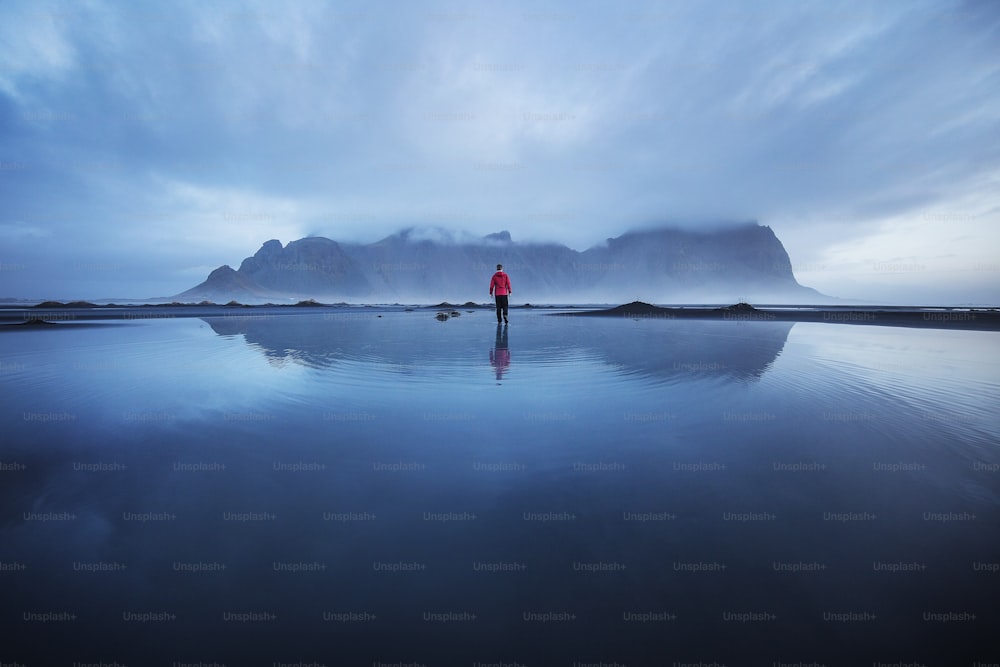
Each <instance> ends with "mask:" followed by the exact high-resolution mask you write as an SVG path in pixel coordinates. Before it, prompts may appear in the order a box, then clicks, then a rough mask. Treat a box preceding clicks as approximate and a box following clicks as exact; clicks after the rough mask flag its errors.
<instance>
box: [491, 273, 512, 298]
mask: <svg viewBox="0 0 1000 667" xmlns="http://www.w3.org/2000/svg"><path fill="white" fill-rule="evenodd" d="M494 290H495V291H496V295H497V296H505V295H507V294H510V278H508V277H507V274H506V273H504V272H503V271H497V272H496V273H494V274H493V279H492V280H490V296H493V293H494Z"/></svg>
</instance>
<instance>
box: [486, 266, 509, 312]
mask: <svg viewBox="0 0 1000 667" xmlns="http://www.w3.org/2000/svg"><path fill="white" fill-rule="evenodd" d="M494 294H495V295H496V299H497V324H500V315H501V314H502V315H503V323H504V324H507V297H508V296H510V278H508V277H507V274H506V273H504V272H503V264H497V272H496V273H494V274H493V278H492V279H491V280H490V296H493V295H494Z"/></svg>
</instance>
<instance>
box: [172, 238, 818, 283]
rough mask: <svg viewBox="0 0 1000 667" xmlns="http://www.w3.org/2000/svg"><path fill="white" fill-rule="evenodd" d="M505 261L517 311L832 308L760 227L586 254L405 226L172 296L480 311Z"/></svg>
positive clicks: (619, 242)
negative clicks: (573, 305)
mask: <svg viewBox="0 0 1000 667" xmlns="http://www.w3.org/2000/svg"><path fill="white" fill-rule="evenodd" d="M498 263H500V264H503V265H504V268H505V270H506V271H507V272H508V273H509V274H510V276H511V281H512V283H513V288H514V289H513V294H514V296H513V301H514V302H515V303H524V302H535V303H539V302H540V303H545V302H619V301H622V300H632V299H636V298H640V299H643V300H646V301H651V302H657V303H667V302H732V301H735V300H736V299H738V298H744V299H748V300H751V301H757V302H797V303H802V302H816V301H822V300H828V297H824V296H823V295H821V294H819V293H818V292H816V291H815V290H813V289H811V288H808V287H803V286H802V285H800V284H799V283H798V282H797V281H796V279H795V276H794V275H793V273H792V266H791V262H790V261H789V258H788V253H786V252H785V248H784V246H782V244H781V241H779V240H778V238H777V237H776V236H775V235H774V232H772V231H771V229H770V228H769V227H766V226H762V225H758V224H755V223H745V224H741V225H736V226H729V227H723V228H717V229H714V230H712V231H694V230H688V229H678V228H660V229H651V230H645V231H634V232H628V233H626V234H623V235H621V236H619V237H616V238H612V239H608V240H607V241H606V242H605V243H603V244H600V245H597V246H594V247H592V248H589V249H588V250H585V251H583V252H578V251H576V250H573V249H571V248H568V247H566V246H564V245H559V244H556V243H518V242H515V241H514V240H513V239H512V238H511V236H510V234H509V233H508V232H506V231H502V232H497V233H494V234H489V235H487V236H485V237H482V238H478V239H470V238H469V237H467V236H461V237H459V238H457V239H456V238H455V237H454V236H451V235H447V236H441V235H437V234H432V233H428V231H427V230H420V229H407V230H404V231H401V232H399V233H396V234H393V235H391V236H388V237H386V238H384V239H382V240H380V241H378V242H375V243H370V244H364V245H362V244H349V243H338V242H336V241H333V240H331V239H328V238H324V237H309V238H304V239H299V240H297V241H292V242H291V243H289V244H288V245H286V246H282V245H281V243H280V242H279V241H277V240H271V241H267V242H266V243H264V245H263V246H261V248H260V250H258V251H257V252H256V253H255V254H254V255H253V256H252V257H248V258H246V259H245V260H243V263H242V264H241V265H240V268H239V269H238V270H233V269H232V268H231V267H229V266H222V267H220V268H218V269H216V270H215V271H213V272H212V273H211V274H210V275H209V277H208V279H207V280H205V282H203V283H201V284H200V285H198V286H196V287H194V288H192V289H190V290H187V291H186V292H184V293H182V294H180V295H178V296H177V297H175V298H178V299H183V300H188V301H190V300H202V299H208V300H212V301H216V302H221V301H229V300H231V299H236V300H239V301H243V302H260V301H275V300H289V299H291V300H295V299H306V298H313V299H317V300H321V301H352V302H358V301H363V302H389V301H398V302H407V303H433V302H438V301H442V300H449V301H469V300H472V301H480V302H481V301H485V300H486V299H487V298H488V294H487V290H488V283H489V278H490V275H491V274H492V273H493V271H494V268H495V266H496V264H498Z"/></svg>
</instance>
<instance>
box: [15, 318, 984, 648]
mask: <svg viewBox="0 0 1000 667" xmlns="http://www.w3.org/2000/svg"><path fill="white" fill-rule="evenodd" d="M456 312H458V313H459V314H458V315H457V316H451V317H449V319H448V320H447V321H438V320H436V319H435V317H434V315H435V311H434V310H415V311H413V312H403V311H402V310H401V309H399V308H341V309H322V308H321V309H294V310H293V311H283V312H280V313H279V312H277V311H269V310H246V311H237V310H234V311H233V312H232V313H227V314H224V315H220V316H216V317H203V318H198V317H172V316H170V315H171V311H168V310H160V311H150V315H149V317H141V318H131V319H127V320H125V319H119V320H114V321H112V320H102V321H93V322H88V321H86V320H75V321H74V322H72V323H63V324H72V326H60V327H55V326H53V327H39V328H31V327H23V328H18V329H17V330H16V331H14V330H11V331H4V332H3V333H2V334H0V397H2V401H0V405H2V408H0V433H2V435H0V442H2V444H0V591H2V595H0V634H2V636H3V637H4V640H3V641H2V643H0V663H2V664H4V665H7V664H13V663H18V664H23V665H73V664H74V663H79V664H102V665H112V664H116V663H117V664H119V665H164V666H171V667H176V666H177V665H194V664H200V665H209V664H219V665H222V664H225V665H230V666H236V665H262V666H263V665H266V666H268V667H273V665H278V664H283V665H285V664H292V665H299V664H301V665H322V664H325V665H330V666H332V665H372V666H375V667H378V666H380V665H426V666H428V667H430V666H431V665H466V666H470V665H471V666H473V667H476V666H479V667H485V666H486V665H503V666H505V667H511V666H513V665H522V666H529V665H530V666H532V667H534V666H536V665H537V666H549V665H566V666H571V665H573V666H582V665H603V666H611V665H620V666H624V665H628V666H630V667H636V666H643V665H658V666H659V665H673V666H677V665H700V666H704V665H723V664H724V665H730V666H735V665H761V666H768V667H773V666H774V665H813V664H817V665H828V666H830V667H833V666H835V665H866V666H867V665H880V664H904V665H910V664H923V665H927V666H928V667H930V666H932V665H973V664H975V663H976V662H981V663H986V664H991V663H992V664H996V663H998V662H1000V648H998V646H1000V644H998V642H997V640H996V636H997V628H998V627H1000V607H998V605H997V604H996V600H997V599H1000V333H998V332H990V331H948V330H935V329H909V328H900V327H879V326H867V325H852V326H844V325H842V324H835V323H831V324H823V323H792V322H767V321H674V320H659V319H655V318H626V317H620V318H567V317H553V316H551V315H550V314H548V313H547V312H544V311H539V310H515V311H512V313H511V324H510V326H509V327H497V326H496V325H495V322H494V317H493V313H492V312H490V311H485V310H476V311H467V310H463V309H461V308H459V309H457V311H456ZM154 315H155V316H154Z"/></svg>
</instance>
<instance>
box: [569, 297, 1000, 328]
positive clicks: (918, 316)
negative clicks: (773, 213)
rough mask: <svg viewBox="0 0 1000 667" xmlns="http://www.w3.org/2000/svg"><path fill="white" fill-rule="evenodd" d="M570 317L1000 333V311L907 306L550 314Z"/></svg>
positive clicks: (633, 308)
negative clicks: (850, 325) (854, 326)
mask: <svg viewBox="0 0 1000 667" xmlns="http://www.w3.org/2000/svg"><path fill="white" fill-rule="evenodd" d="M552 314H553V315H559V316H570V317H626V318H629V319H663V320H728V321H737V322H820V323H824V324H867V325H869V326H889V327H919V328H928V329H960V330H971V331H1000V312H998V311H997V310H995V309H979V308H940V309H932V308H907V307H902V306H900V307H877V308H864V307H839V308H830V307H825V308H824V307H820V306H816V307H807V306H802V307H795V308H755V307H753V306H751V305H749V304H745V303H740V304H736V305H733V306H726V307H723V308H702V307H678V308H668V307H661V306H654V305H652V304H648V303H643V302H641V301H633V302H632V303H629V304H625V305H622V306H616V307H614V308H606V309H603V310H586V311H579V312H570V313H552Z"/></svg>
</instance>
